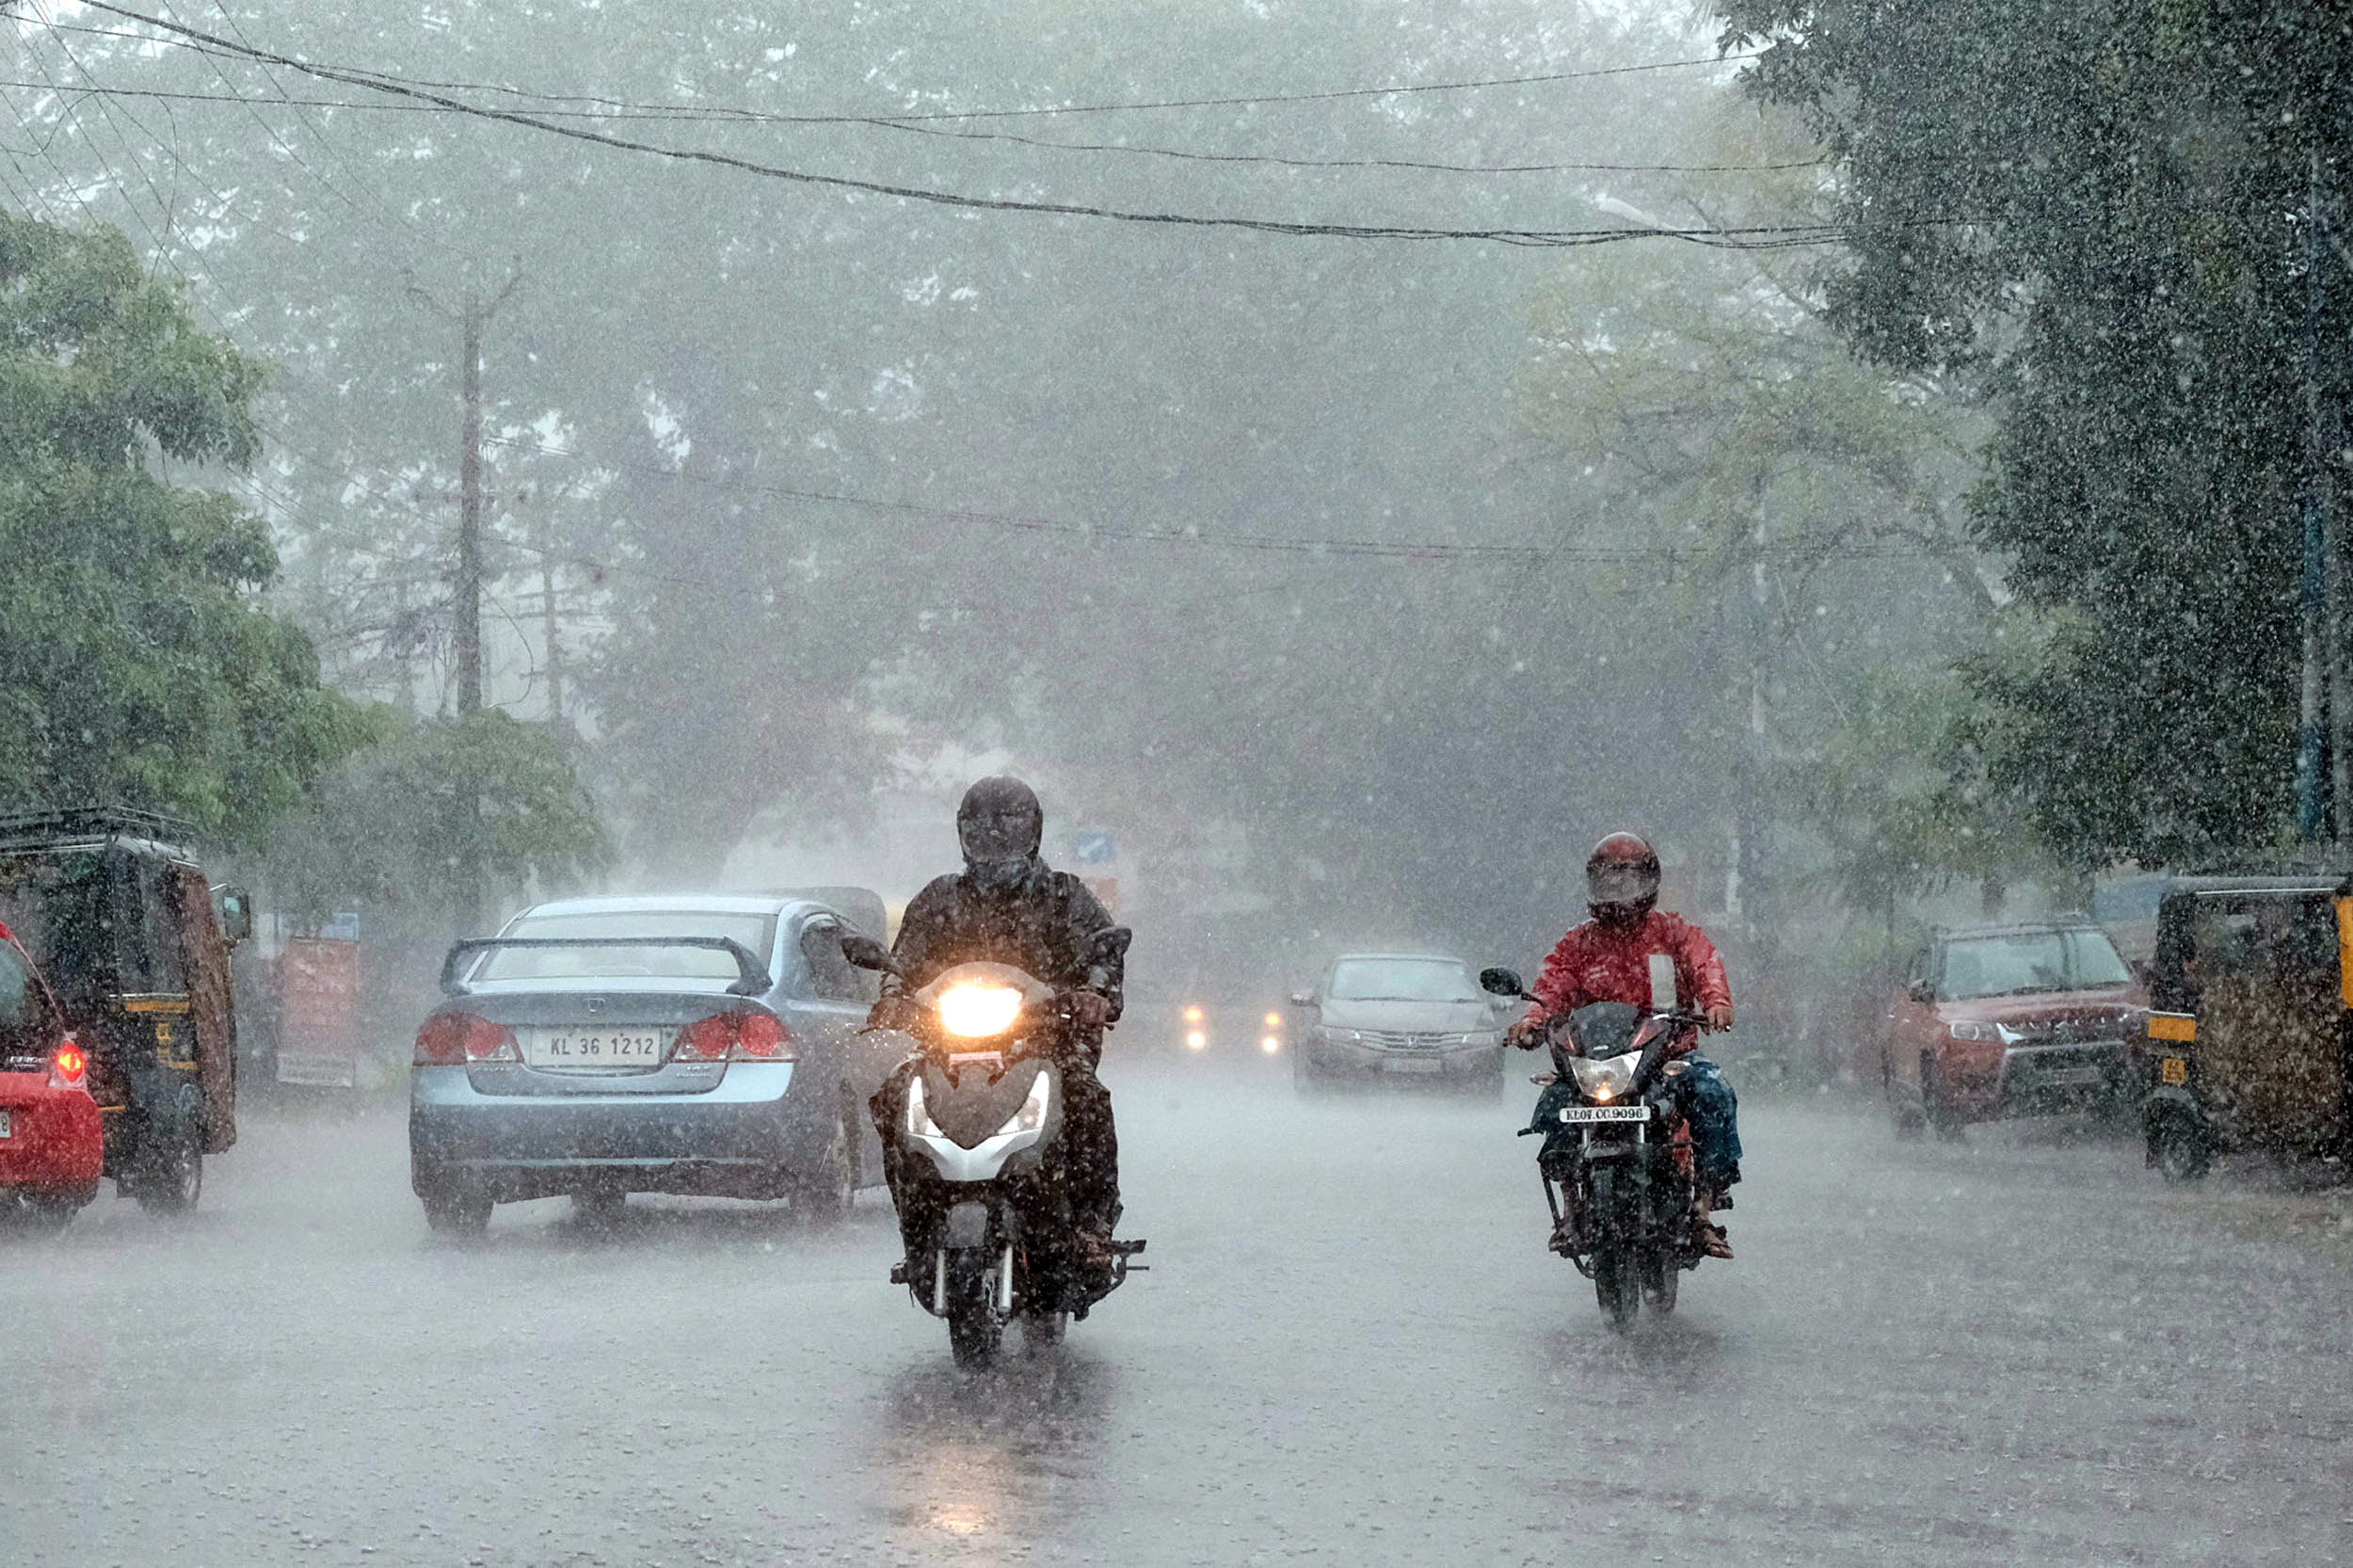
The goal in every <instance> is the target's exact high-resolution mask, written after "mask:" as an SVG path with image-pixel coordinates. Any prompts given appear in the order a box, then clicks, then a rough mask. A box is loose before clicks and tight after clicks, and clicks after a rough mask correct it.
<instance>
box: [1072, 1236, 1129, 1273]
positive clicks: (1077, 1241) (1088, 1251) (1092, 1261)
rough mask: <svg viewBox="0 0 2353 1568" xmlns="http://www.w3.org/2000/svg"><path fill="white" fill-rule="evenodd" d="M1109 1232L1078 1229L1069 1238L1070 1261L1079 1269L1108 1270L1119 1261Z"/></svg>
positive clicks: (1117, 1252)
mask: <svg viewBox="0 0 2353 1568" xmlns="http://www.w3.org/2000/svg"><path fill="white" fill-rule="evenodd" d="M1119 1256H1120V1254H1119V1249H1118V1248H1117V1247H1115V1246H1113V1245H1112V1233H1111V1232H1110V1231H1109V1230H1095V1229H1091V1228H1080V1229H1079V1230H1076V1231H1073V1232H1072V1233H1071V1236H1070V1260H1071V1262H1073V1263H1075V1264H1077V1265H1078V1266H1079V1267H1080V1268H1081V1269H1109V1268H1111V1267H1112V1265H1113V1264H1115V1263H1117V1262H1118V1261H1119Z"/></svg>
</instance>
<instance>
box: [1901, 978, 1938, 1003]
mask: <svg viewBox="0 0 2353 1568" xmlns="http://www.w3.org/2000/svg"><path fill="white" fill-rule="evenodd" d="M1904 995H1906V996H1908V997H1910V998H1911V999H1912V1000H1914V1001H1916V1002H1920V1003H1922V1004H1923V1005H1926V1004H1927V1003H1929V1002H1933V1001H1934V1000H1936V987H1935V986H1933V985H1931V984H1929V983H1928V982H1927V981H1925V980H1915V981H1913V983H1912V984H1910V985H1907V986H1905V987H1904Z"/></svg>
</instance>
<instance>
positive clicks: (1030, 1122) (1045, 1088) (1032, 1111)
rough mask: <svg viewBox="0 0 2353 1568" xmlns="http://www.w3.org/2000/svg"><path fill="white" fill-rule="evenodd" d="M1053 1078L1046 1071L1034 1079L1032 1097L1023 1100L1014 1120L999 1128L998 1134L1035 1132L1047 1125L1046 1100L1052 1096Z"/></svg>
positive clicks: (1014, 1115) (1031, 1083)
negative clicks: (1049, 1077) (1050, 1078)
mask: <svg viewBox="0 0 2353 1568" xmlns="http://www.w3.org/2000/svg"><path fill="white" fill-rule="evenodd" d="M1052 1094H1053V1084H1052V1080H1049V1079H1048V1077H1047V1076H1046V1075H1045V1074H1044V1073H1040V1074H1038V1075H1037V1077H1035V1078H1033V1079H1032V1080H1030V1097H1029V1098H1027V1099H1025V1100H1023V1101H1022V1102H1021V1109H1020V1110H1018V1111H1016V1112H1014V1113H1013V1118H1012V1120H1010V1121H1008V1122H1006V1123H1005V1125H1004V1126H1002V1127H1000V1128H998V1129H997V1136H998V1137H1000V1138H1003V1137H1006V1136H1008V1135H1010V1134H1012V1133H1016V1132H1035V1131H1036V1130H1037V1129H1038V1128H1042V1127H1044V1126H1045V1125H1046V1102H1047V1100H1048V1098H1050V1097H1051V1096H1052Z"/></svg>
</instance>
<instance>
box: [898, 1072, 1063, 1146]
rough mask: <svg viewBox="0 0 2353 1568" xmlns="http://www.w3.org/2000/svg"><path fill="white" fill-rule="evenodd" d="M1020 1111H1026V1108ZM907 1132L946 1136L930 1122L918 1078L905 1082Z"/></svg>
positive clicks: (939, 1136) (937, 1125)
mask: <svg viewBox="0 0 2353 1568" xmlns="http://www.w3.org/2000/svg"><path fill="white" fill-rule="evenodd" d="M1040 1076H1041V1077H1042V1076H1044V1075H1042V1074H1041V1075H1040ZM1022 1109H1024V1110H1027V1109H1028V1107H1026V1106H1024V1107H1023V1108H1022ZM907 1132H908V1134H909V1135H910V1136H912V1137H916V1138H945V1137H947V1136H948V1135H947V1134H946V1133H944V1132H942V1131H940V1130H939V1124H938V1123H937V1122H935V1121H933V1120H932V1112H931V1108H930V1107H929V1106H927V1105H925V1104H924V1103H923V1080H921V1079H920V1078H916V1079H910V1080H908V1081H907Z"/></svg>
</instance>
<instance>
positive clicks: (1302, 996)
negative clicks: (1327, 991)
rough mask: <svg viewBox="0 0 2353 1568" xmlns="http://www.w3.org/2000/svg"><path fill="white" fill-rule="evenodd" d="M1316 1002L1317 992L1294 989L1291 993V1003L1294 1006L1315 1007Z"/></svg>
mask: <svg viewBox="0 0 2353 1568" xmlns="http://www.w3.org/2000/svg"><path fill="white" fill-rule="evenodd" d="M1315 1004H1316V994H1315V993H1314V992H1313V991H1293V992H1292V993H1291V1005H1292V1006H1293V1007H1313V1006H1314V1005H1315Z"/></svg>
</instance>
